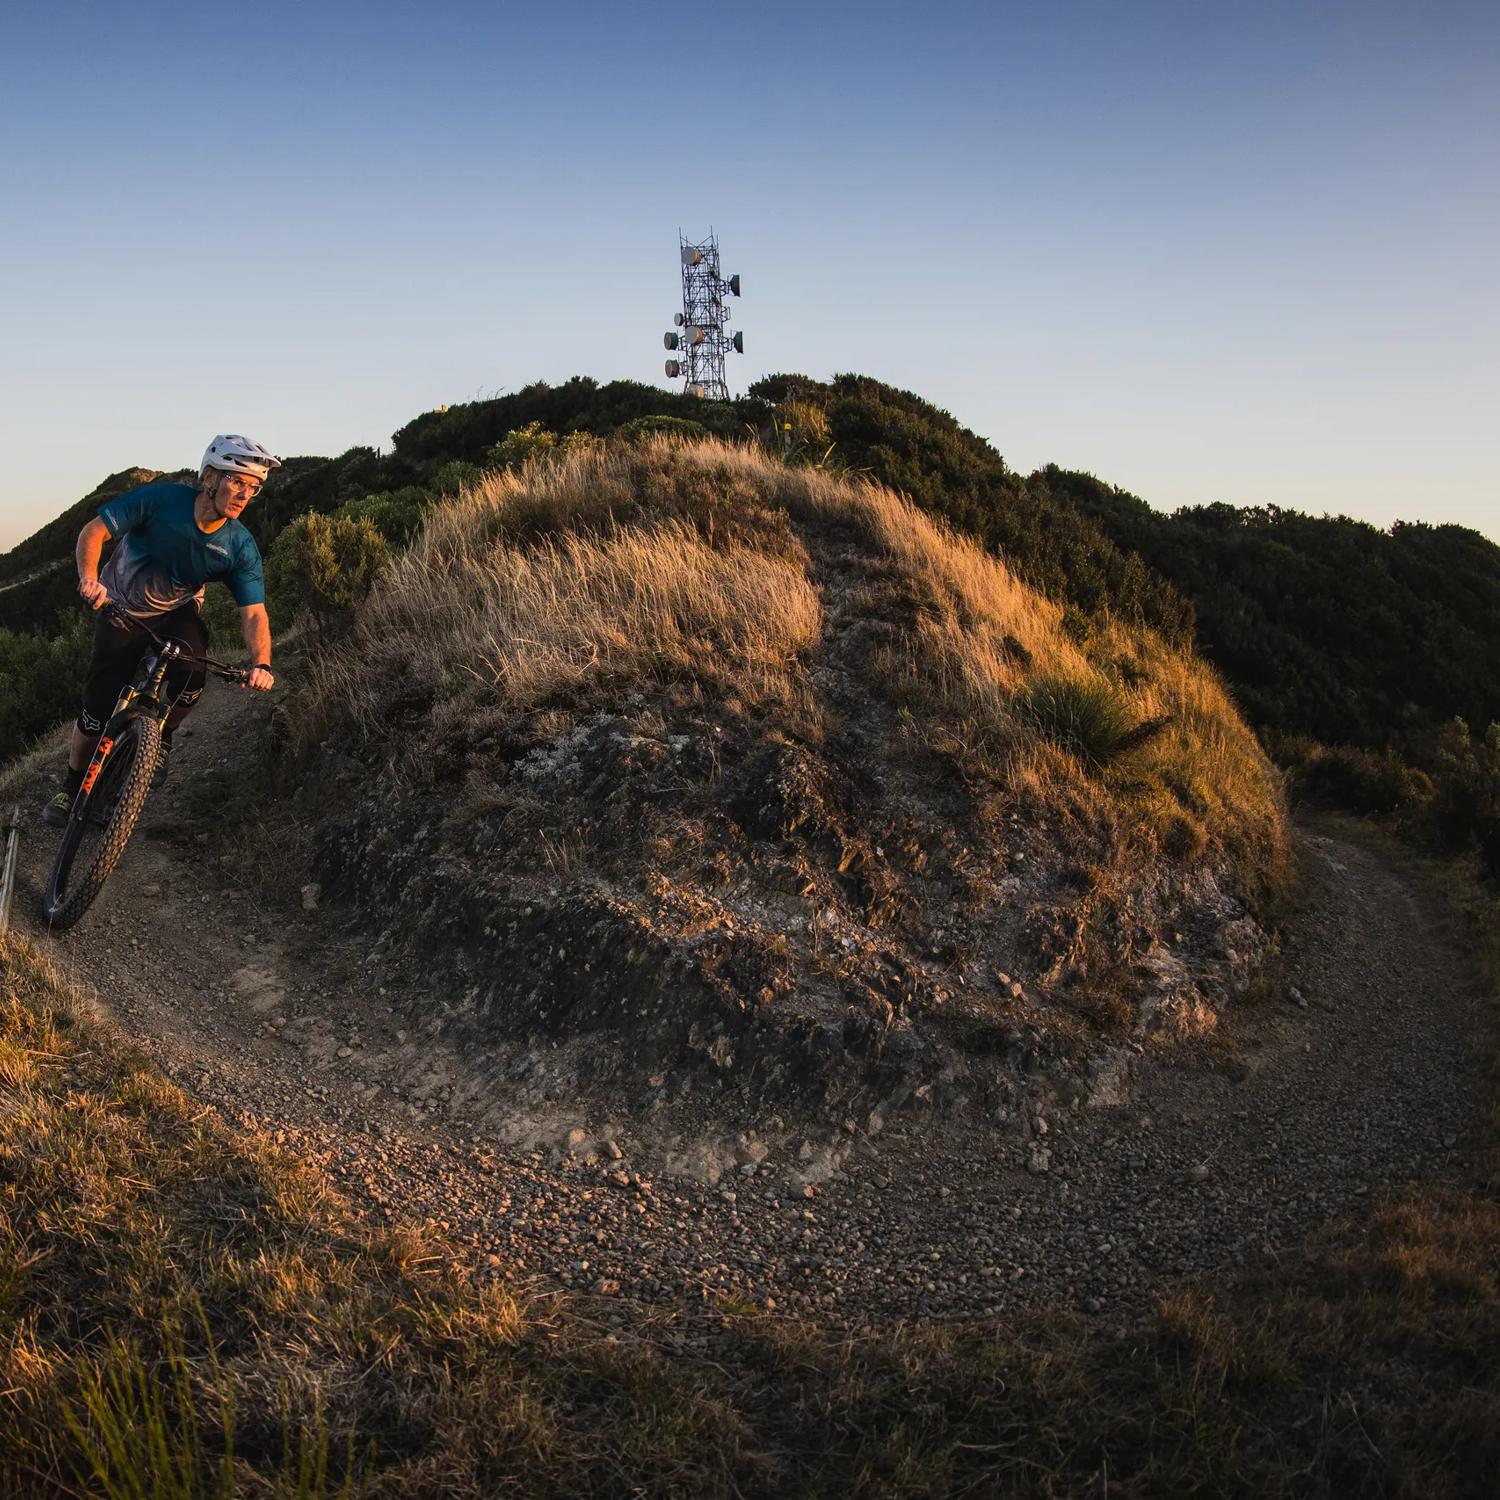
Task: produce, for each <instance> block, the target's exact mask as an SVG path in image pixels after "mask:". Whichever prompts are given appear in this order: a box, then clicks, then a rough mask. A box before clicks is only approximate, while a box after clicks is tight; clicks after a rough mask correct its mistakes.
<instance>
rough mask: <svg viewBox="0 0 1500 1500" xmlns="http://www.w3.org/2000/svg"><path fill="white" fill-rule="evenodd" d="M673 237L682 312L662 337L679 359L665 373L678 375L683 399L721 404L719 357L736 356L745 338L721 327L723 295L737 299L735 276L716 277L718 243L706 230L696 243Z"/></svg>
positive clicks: (724, 390) (725, 317) (725, 316)
mask: <svg viewBox="0 0 1500 1500" xmlns="http://www.w3.org/2000/svg"><path fill="white" fill-rule="evenodd" d="M677 238H678V240H679V241H680V242H681V248H682V311H681V312H680V313H676V314H674V316H673V318H672V321H673V322H674V323H675V324H676V325H677V332H676V333H669V334H667V335H666V337H665V338H664V339H663V340H662V342H663V343H664V344H665V345H666V346H667V348H668V349H670V350H674V351H677V352H679V353H681V354H682V355H683V356H684V358H682V359H669V360H668V361H667V375H668V376H669V377H670V378H671V379H673V380H675V379H676V378H677V377H678V376H679V375H681V376H682V377H683V378H684V380H685V381H686V383H687V394H688V395H689V396H703V397H706V398H707V399H708V400H710V401H727V400H729V385H728V383H727V382H726V381H725V379H724V356H725V355H726V354H728V352H729V351H730V350H731V349H733V350H734V352H735V353H736V354H743V353H744V352H745V335H744V334H743V333H736V334H734V335H732V336H731V334H730V332H729V329H728V327H727V326H726V325H727V324H728V322H729V316H730V314H729V304H728V301H727V300H726V294H727V296H730V297H738V296H739V294H740V278H739V277H738V276H731V277H729V279H728V280H725V279H724V277H722V276H721V275H720V274H719V240H718V236H717V235H715V234H714V232H713V231H712V230H709V233H708V238H707V239H706V240H704V241H703V242H702V243H701V244H695V243H694V242H693V241H691V240H689V239H687V238H685V237H684V235H683V233H682V231H681V230H680V229H679V230H678V231H677Z"/></svg>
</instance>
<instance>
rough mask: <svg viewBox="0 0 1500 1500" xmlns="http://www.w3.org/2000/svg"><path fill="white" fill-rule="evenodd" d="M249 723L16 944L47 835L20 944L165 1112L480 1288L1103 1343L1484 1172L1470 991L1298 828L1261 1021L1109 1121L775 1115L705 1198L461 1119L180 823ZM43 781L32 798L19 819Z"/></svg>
mask: <svg viewBox="0 0 1500 1500" xmlns="http://www.w3.org/2000/svg"><path fill="white" fill-rule="evenodd" d="M266 712H267V709H266V705H265V701H264V700H263V699H262V700H260V701H259V702H256V701H255V698H254V695H250V694H232V693H228V692H225V693H219V694H213V695H210V696H209V697H208V698H207V699H206V701H205V702H204V704H203V706H202V708H201V709H200V710H199V712H198V714H197V715H196V716H195V717H194V719H193V721H192V724H191V725H190V726H189V730H190V732H189V733H185V734H184V736H183V737H182V740H181V742H180V745H179V750H178V753H177V754H176V755H174V758H173V771H172V777H171V778H170V779H169V780H168V782H167V783H166V785H165V786H164V787H162V788H161V789H160V791H158V792H156V793H154V794H153V795H152V797H151V800H150V802H149V803H148V804H147V808H146V811H145V814H144V817H143V820H142V825H141V827H140V828H139V829H138V830H137V833H136V835H135V837H134V839H133V840H132V843H131V845H130V847H129V849H128V850H127V852H126V856H125V860H124V862H123V864H122V866H121V868H120V870H119V871H117V872H116V874H115V876H114V877H113V878H112V879H111V881H110V882H109V884H108V885H107V886H106V888H105V891H104V894H103V895H102V896H101V898H100V900H99V901H98V903H97V904H96V906H95V908H94V909H93V910H92V911H91V912H90V913H89V914H88V915H87V916H86V917H85V918H84V920H83V922H82V923H81V924H80V925H79V926H78V927H77V928H76V929H75V930H74V931H72V932H70V933H67V934H65V935H62V936H60V937H59V938H57V939H55V940H53V939H49V938H48V937H47V935H46V934H45V932H43V931H41V930H40V928H39V927H38V925H37V919H36V894H37V892H38V891H39V890H40V889H41V886H42V884H43V882H44V880H45V877H46V873H47V868H48V865H49V863H50V859H51V854H52V851H53V848H54V847H55V841H54V839H53V837H51V836H50V831H49V830H46V829H45V828H44V827H43V826H42V825H41V824H40V822H37V823H36V824H35V825H34V831H30V830H29V831H28V835H27V838H26V841H25V849H24V853H23V870H22V886H21V889H20V891H19V892H18V899H17V911H16V921H17V926H18V927H19V928H20V929H21V930H22V931H23V932H26V933H27V935H28V936H30V937H32V938H33V939H34V940H37V941H39V942H41V943H42V944H43V946H44V948H45V949H46V950H47V951H48V952H49V953H50V954H51V955H52V957H53V958H54V960H55V961H56V963H57V964H58V965H59V967H60V968H61V969H62V971H63V972H64V973H65V974H66V975H67V976H68V977H69V978H70V979H71V980H72V981H73V982H74V983H75V984H76V985H78V986H79V988H80V989H81V990H82V991H83V992H84V993H85V994H87V995H90V996H93V997H95V998H96V999H97V1001H98V1003H99V1006H100V1008H101V1009H102V1010H103V1011H104V1012H105V1013H106V1014H108V1015H109V1016H110V1017H112V1018H113V1020H114V1021H115V1023H116V1024H117V1025H118V1026H119V1027H120V1028H121V1029H122V1030H123V1031H124V1032H125V1033H126V1034H127V1035H128V1036H129V1037H130V1038H131V1039H133V1040H134V1041H135V1042H136V1043H137V1044H138V1045H139V1046H140V1047H141V1048H142V1049H143V1050H144V1051H145V1052H147V1053H148V1054H149V1055H150V1056H151V1057H153V1058H154V1059H155V1060H156V1062H157V1063H158V1064H159V1065H160V1066H161V1067H162V1068H163V1070H164V1071H165V1072H166V1073H167V1074H168V1075H170V1076H171V1077H172V1078H173V1079H174V1080H176V1082H178V1083H179V1084H180V1085H181V1086H182V1087H183V1088H185V1089H186V1090H187V1091H189V1092H190V1093H191V1094H192V1095H193V1096H194V1097H196V1098H197V1099H199V1100H200V1101H202V1102H203V1103H204V1104H205V1105H209V1106H212V1107H214V1108H216V1109H218V1110H219V1111H220V1112H221V1113H222V1114H223V1115H224V1116H225V1117H226V1118H227V1119H228V1120H230V1121H231V1122H233V1123H236V1124H241V1125H246V1126H253V1127H255V1128H258V1129H260V1130H263V1131H265V1132H266V1133H268V1134H269V1135H270V1136H271V1137H272V1138H274V1139H275V1140H277V1141H279V1142H282V1143H283V1144H284V1145H285V1146H286V1147H287V1148H288V1149H289V1150H290V1151H291V1152H292V1153H293V1154H295V1156H296V1157H297V1158H298V1159H299V1160H301V1161H303V1162H305V1163H308V1164H310V1165H312V1166H315V1167H318V1168H320V1169H322V1170H323V1171H324V1172H326V1173H327V1174H328V1176H329V1177H330V1178H331V1180H332V1181H333V1182H335V1183H336V1184H337V1185H338V1187H339V1188H340V1190H341V1191H342V1192H343V1193H345V1194H346V1195H347V1197H348V1198H349V1200H350V1202H351V1203H352V1204H353V1205H354V1206H355V1208H356V1210H357V1211H358V1212H361V1213H362V1214H364V1215H367V1216H368V1217H370V1218H371V1219H372V1220H374V1221H376V1222H382V1223H386V1222H389V1223H396V1222H402V1221H416V1222H426V1223H428V1224H433V1225H437V1226H439V1227H440V1228H441V1229H442V1230H443V1231H444V1232H445V1234H446V1236H447V1238H448V1240H449V1242H450V1243H451V1244H452V1245H453V1246H454V1248H455V1252H456V1253H457V1254H459V1255H462V1256H465V1257H468V1258H470V1259H471V1260H472V1262H473V1263H474V1264H475V1266H476V1267H477V1268H478V1269H479V1270H480V1272H481V1273H489V1272H492V1273H493V1274H495V1275H497V1276H500V1277H503V1278H504V1279H506V1280H507V1281H508V1282H510V1283H517V1282H519V1283H522V1284H524V1285H526V1286H528V1287H531V1288H535V1289H537V1290H553V1291H558V1290H562V1291H569V1292H573V1293H581V1294H588V1295H590V1296H592V1297H593V1298H594V1299H595V1300H594V1302H593V1306H594V1308H595V1309H596V1311H597V1313H598V1315H599V1316H600V1317H601V1318H603V1319H604V1320H606V1321H609V1320H611V1319H619V1320H621V1321H624V1320H626V1319H627V1318H628V1319H631V1320H634V1321H636V1322H639V1319H640V1317H641V1314H642V1308H641V1304H643V1303H645V1304H652V1305H654V1306H655V1307H656V1308H657V1309H658V1310H659V1311H660V1312H661V1313H662V1314H663V1315H671V1316H675V1315H677V1314H679V1313H683V1312H691V1311H693V1310H694V1309H699V1310H703V1309H706V1310H710V1311H718V1310H720V1309H722V1308H723V1307H725V1306H726V1305H727V1306H730V1307H734V1306H747V1305H752V1304H753V1305H755V1306H759V1307H762V1308H775V1309H779V1310H782V1311H785V1312H788V1313H792V1314H795V1315H797V1316H801V1317H811V1318H812V1319H814V1320H815V1321H818V1322H821V1323H823V1324H825V1325H827V1326H830V1327H832V1328H840V1327H858V1326H865V1325H889V1324H891V1323H893V1322H908V1323H910V1322H915V1321H919V1320H924V1319H933V1318H971V1317H976V1316H996V1315H1004V1314H1006V1313H1008V1312H1011V1311H1014V1310H1016V1309H1018V1308H1019V1307H1022V1306H1024V1305H1032V1304H1038V1303H1047V1304H1052V1305H1059V1306H1062V1307H1065V1308H1068V1309H1071V1310H1073V1311H1075V1312H1078V1313H1080V1314H1082V1315H1084V1316H1087V1317H1098V1318H1100V1319H1103V1320H1108V1321H1110V1322H1113V1321H1114V1320H1118V1321H1119V1322H1120V1323H1121V1324H1124V1323H1125V1322H1127V1321H1129V1319H1130V1318H1131V1317H1132V1316H1134V1315H1135V1314H1136V1313H1138V1312H1139V1311H1141V1310H1142V1309H1144V1308H1145V1307H1147V1306H1149V1305H1150V1303H1151V1302H1152V1301H1153V1300H1154V1299H1155V1298H1157V1297H1159V1296H1160V1295H1161V1294H1162V1293H1163V1292H1165V1291H1167V1290H1169V1289H1170V1288H1171V1287H1172V1286H1173V1285H1174V1284H1175V1283H1177V1282H1179V1281H1180V1280H1181V1279H1182V1278H1184V1277H1189V1276H1193V1275H1196V1274H1200V1273H1215V1272H1220V1271H1224V1270H1227V1269H1231V1268H1234V1267H1239V1266H1244V1265H1267V1264H1269V1265H1274V1263H1275V1262H1276V1261H1277V1260H1278V1259H1279V1258H1281V1257H1285V1256H1288V1255H1294V1254H1297V1253H1299V1251H1298V1246H1299V1244H1300V1242H1301V1241H1302V1240H1303V1239H1304V1237H1305V1236H1306V1235H1307V1234H1308V1233H1309V1232H1310V1231H1312V1230H1314V1229H1316V1228H1318V1227H1319V1226H1321V1225H1324V1224H1326V1223H1328V1222H1329V1221H1336V1220H1339V1219H1353V1220H1355V1221H1356V1222H1357V1220H1358V1218H1359V1216H1360V1215H1361V1214H1362V1213H1363V1212H1364V1211H1365V1210H1366V1209H1367V1208H1368V1206H1369V1205H1370V1204H1371V1203H1372V1202H1373V1201H1374V1197H1375V1195H1378V1194H1380V1193H1381V1192H1382V1191H1383V1190H1384V1189H1387V1188H1389V1187H1392V1186H1395V1185H1399V1184H1401V1183H1403V1182H1410V1181H1415V1180H1430V1179H1434V1178H1461V1177H1463V1176H1465V1175H1467V1173H1468V1172H1469V1171H1470V1170H1471V1167H1472V1163H1473V1159H1474V1153H1475V1152H1476V1151H1477V1149H1478V1146H1479V1142H1480V1138H1481V1134H1480V1121H1479V1106H1478V1101H1479V1097H1480V1090H1479V1085H1478V1076H1479V1054H1478V1037H1479V1025H1478V1021H1479V1014H1480V1005H1481V990H1480V986H1479V982H1478V978H1477V975H1476V974H1475V973H1474V972H1473V970H1472V967H1471V965H1470V963H1469V961H1468V960H1467V958H1466V957H1465V955H1464V953H1463V950H1462V947H1461V945H1460V943H1459V941H1458V939H1457V937H1456V936H1455V935H1454V933H1453V932H1452V930H1451V928H1450V927H1449V926H1448V925H1447V924H1446V923H1445V921H1444V919H1443V918H1442V917H1441V916H1440V915H1439V914H1438V912H1437V910H1436V907H1435V904H1434V903H1433V902H1431V901H1430V900H1428V899H1427V898H1426V897H1425V896H1423V895H1422V894H1420V893H1419V892H1418V891H1417V890H1416V889H1415V887H1414V886H1413V885H1412V883H1411V882H1410V881H1409V880H1408V879H1406V878H1405V877H1403V875H1402V874H1401V873H1400V872H1399V871H1397V870H1395V869H1393V868H1392V867H1391V866H1390V865H1389V864H1388V863H1387V862H1386V861H1385V860H1384V859H1383V858H1382V857H1381V856H1380V855H1379V854H1377V853H1375V852H1373V851H1372V850H1371V849H1369V848H1367V847H1365V846H1364V845H1362V844H1358V843H1354V842H1351V841H1349V840H1348V839H1347V838H1345V837H1343V836H1335V835H1333V834H1330V833H1328V832H1312V831H1304V832H1303V833H1302V834H1301V835H1300V844H1301V850H1302V855H1303V860H1304V864H1305V867H1306V871H1305V880H1304V889H1303V893H1302V902H1301V909H1300V911H1299V912H1297V913H1296V914H1295V915H1293V916H1292V917H1291V918H1290V919H1289V921H1288V924H1287V927H1286V929H1285V933H1284V957H1285V971H1286V972H1285V984H1284V987H1283V988H1282V991H1281V993H1280V994H1279V995H1278V996H1276V997H1275V998H1269V999H1264V1000H1261V1001H1260V1002H1258V1003H1256V1004H1253V1005H1248V1004H1247V1005H1243V1006H1240V1007H1238V1008H1236V1009H1235V1010H1233V1011H1231V1012H1229V1013H1227V1014H1226V1015H1225V1016H1224V1017H1223V1018H1222V1022H1221V1025H1220V1028H1219V1031H1218V1033H1217V1035H1216V1036H1214V1037H1213V1038H1210V1039H1208V1040H1206V1041H1205V1040H1199V1041H1198V1042H1195V1043H1185V1044H1180V1045H1178V1046H1176V1047H1175V1048H1173V1049H1167V1050H1155V1049H1147V1050H1145V1051H1144V1052H1143V1053H1142V1054H1141V1055H1139V1056H1137V1057H1135V1058H1134V1059H1133V1062H1134V1066H1133V1067H1132V1069H1131V1071H1130V1074H1129V1078H1128V1093H1126V1095H1125V1097H1124V1102H1122V1103H1118V1104H1115V1105H1112V1106H1109V1107H1103V1106H1096V1107H1090V1108H1084V1109H1081V1110H1080V1109H1065V1108H1061V1107H1059V1106H1057V1105H1056V1104H1049V1103H1048V1102H1046V1101H1045V1099H1044V1098H1042V1097H1040V1096H1039V1097H1038V1099H1037V1100H1036V1102H1035V1103H1034V1104H1033V1105H1031V1106H1028V1107H1027V1108H1025V1109H1022V1110H1018V1111H1014V1112H1012V1113H1010V1114H1009V1115H1008V1116H1007V1117H1006V1118H1003V1119H1002V1118H999V1117H995V1118H990V1119H983V1118H976V1117H975V1116H974V1115H973V1114H972V1113H970V1114H968V1115H955V1116H951V1117H938V1116H937V1115H936V1114H935V1113H933V1112H927V1113H924V1112H923V1111H922V1109H921V1108H920V1107H915V1108H914V1107H912V1106H907V1107H906V1108H904V1109H903V1110H901V1111H897V1112H894V1113H893V1114H892V1115H891V1116H890V1117H889V1118H885V1119H882V1118H881V1117H879V1116H878V1115H875V1116H869V1117H866V1118H864V1119H860V1120H847V1121H833V1122H828V1123H827V1124H826V1125H825V1126H824V1127H819V1128H816V1129H809V1130H807V1131H801V1132H799V1131H798V1130H797V1129H796V1128H795V1126H794V1125H793V1124H789V1123H787V1122H784V1121H781V1120H778V1119H774V1118H773V1119H772V1120H769V1121H767V1122H764V1128H763V1129H762V1130H761V1131H759V1132H758V1133H755V1134H753V1135H752V1134H750V1133H748V1132H747V1133H745V1134H742V1135H741V1136H740V1137H739V1139H738V1140H737V1141H736V1142H735V1143H734V1147H733V1150H732V1152H731V1154H730V1155H729V1156H728V1157H727V1158H724V1157H723V1156H722V1154H721V1161H723V1165H724V1170H723V1171H722V1175H720V1176H719V1177H718V1180H717V1181H715V1182H708V1181H705V1180H701V1178H696V1177H694V1176H693V1175H691V1174H686V1173H683V1172H680V1171H674V1170H672V1167H673V1161H672V1158H671V1153H670V1152H669V1151H667V1150H666V1149H665V1148H664V1146H663V1143H662V1142H661V1141H660V1140H657V1139H652V1138H650V1137H649V1134H648V1132H647V1130H646V1128H645V1126H644V1125H643V1124H642V1122H631V1121H624V1120H622V1121H619V1122H609V1121H603V1120H599V1119H597V1118H590V1117H589V1115H588V1114H587V1113H586V1111H585V1110H584V1108H583V1106H582V1105H580V1106H579V1108H578V1110H577V1112H576V1113H575V1114H574V1115H573V1116H572V1117H569V1116H568V1115H567V1114H566V1112H565V1111H562V1112H560V1113H559V1114H558V1115H557V1116H556V1117H555V1118H552V1119H549V1120H548V1121H547V1122H546V1128H545V1130H542V1129H538V1128H534V1126H535V1122H517V1124H516V1127H515V1128H505V1123H504V1101H503V1100H499V1101H494V1100H493V1099H492V1100H491V1101H490V1107H489V1108H488V1109H479V1108H476V1099H475V1094H476V1091H475V1089H474V1088H472V1087H469V1088H466V1087H465V1067H466V1060H465V1056H464V1055H463V1053H462V1051H461V1050H458V1049H455V1048H452V1047H449V1046H448V1045H447V1044H446V1042H445V1041H444V1039H442V1038H441V1037H440V1036H438V1035H436V1034H435V1033H434V1031H433V1029H432V1028H430V1027H424V1026H423V1024H422V1022H421V1020H420V1015H421V1000H420V996H421V993H422V992H421V989H420V976H418V975H412V974H410V973H405V972H402V971H401V970H399V969H398V968H395V967H393V966H391V965H389V964H387V963H386V961H385V960H383V959H382V958H380V957H379V956H378V955H377V954H376V953H374V952H372V951H371V950H370V949H369V948H368V947H367V946H366V945H363V944H361V943H360V942H358V941H356V940H354V939H353V938H352V937H351V936H350V935H349V934H348V933H346V932H343V931H341V929H340V927H339V925H338V919H337V914H336V913H330V912H329V911H327V910H326V909H323V908H321V907H320V903H319V901H318V899H317V892H316V891H315V890H312V889H309V890H308V891H306V892H302V891H300V890H298V889H295V888H293V889H290V890H288V891H287V893H286V897H285V900H284V901H283V902H279V903H278V904H277V906H276V909H274V910H271V909H265V908H256V907H255V906H254V905H253V904H251V903H250V902H248V900H247V898H246V897H245V895H244V893H243V892H244V885H245V882H243V881H240V880H237V879H236V872H235V868H234V862H233V860H232V858H230V857H229V856H220V857H218V858H214V857H211V855H210V852H209V851H208V849H206V848H205V845H206V844H207V839H208V836H207V835H206V834H204V833H203V832H201V829H200V828H199V826H198V825H197V824H195V818H196V817H197V816H198V814H197V813H196V811H195V809H196V808H201V807H202V806H204V805H205V803H206V802H208V800H209V798H210V796H211V792H212V788H213V784H214V782H215V781H216V780H217V779H219V778H227V777H232V776H234V775H236V774H237V759H238V757H237V755H236V747H237V745H238V744H239V742H240V739H241V736H242V734H243V731H244V727H245V725H246V724H247V723H248V722H250V721H249V720H248V719H247V717H246V716H248V715H254V714H259V715H262V716H263V715H264V714H265V713H266ZM53 769H54V768H52V767H50V766H49V767H44V768H38V769H37V770H36V773H35V775H34V776H33V777H31V778H30V780H28V781H27V783H26V785H25V787H24V788H23V794H24V795H26V796H28V797H32V798H33V800H35V802H36V803H37V805H38V806H40V804H41V801H42V800H43V798H44V797H45V795H46V793H47V791H48V790H49V789H50V783H49V775H50V772H51V771H52V770H53ZM44 773H45V774H44ZM414 1015H415V1016H417V1017H418V1018H419V1019H416V1020H414V1019H413V1016H414ZM497 1119H498V1120H499V1126H498V1127H497ZM523 1126H525V1127H526V1128H522V1127H523ZM690 1321H691V1320H690Z"/></svg>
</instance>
